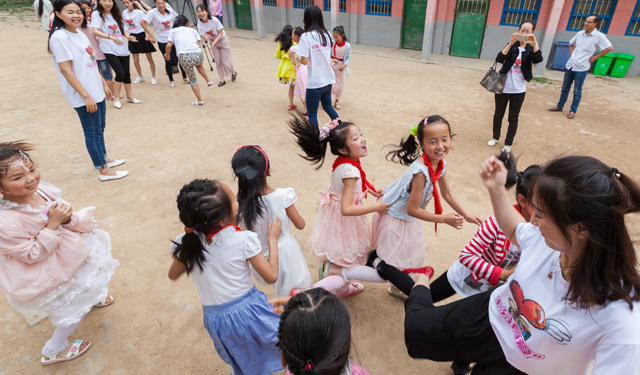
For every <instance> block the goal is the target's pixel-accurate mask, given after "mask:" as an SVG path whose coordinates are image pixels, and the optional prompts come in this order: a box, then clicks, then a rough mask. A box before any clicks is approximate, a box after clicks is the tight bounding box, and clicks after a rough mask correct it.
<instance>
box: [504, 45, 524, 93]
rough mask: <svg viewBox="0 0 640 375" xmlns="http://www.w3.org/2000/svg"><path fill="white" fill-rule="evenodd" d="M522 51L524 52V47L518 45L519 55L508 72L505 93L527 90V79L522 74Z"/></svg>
mask: <svg viewBox="0 0 640 375" xmlns="http://www.w3.org/2000/svg"><path fill="white" fill-rule="evenodd" d="M522 52H524V48H522V47H518V57H517V58H516V61H515V62H514V63H513V66H512V67H511V69H509V72H507V80H506V81H505V83H504V89H503V90H502V93H503V94H520V93H523V92H525V91H527V80H525V79H524V76H523V75H522Z"/></svg>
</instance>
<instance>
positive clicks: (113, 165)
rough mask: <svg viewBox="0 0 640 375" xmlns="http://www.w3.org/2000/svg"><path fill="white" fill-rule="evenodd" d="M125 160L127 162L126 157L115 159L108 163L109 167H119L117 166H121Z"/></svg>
mask: <svg viewBox="0 0 640 375" xmlns="http://www.w3.org/2000/svg"><path fill="white" fill-rule="evenodd" d="M125 162H126V160H124V159H119V160H115V161H114V162H113V163H107V167H109V168H114V167H117V166H120V165H122V164H124V163H125Z"/></svg>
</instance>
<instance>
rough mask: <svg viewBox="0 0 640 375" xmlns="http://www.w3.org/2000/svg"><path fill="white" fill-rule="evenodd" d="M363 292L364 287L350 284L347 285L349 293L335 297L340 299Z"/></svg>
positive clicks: (358, 284)
mask: <svg viewBox="0 0 640 375" xmlns="http://www.w3.org/2000/svg"><path fill="white" fill-rule="evenodd" d="M363 290H364V285H362V284H360V283H354V282H351V283H349V291H348V292H347V293H345V294H342V295H337V296H338V298H340V299H342V298H344V297H349V296H352V295H354V294H358V293H361V292H362V291H363Z"/></svg>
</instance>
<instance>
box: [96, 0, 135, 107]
mask: <svg viewBox="0 0 640 375" xmlns="http://www.w3.org/2000/svg"><path fill="white" fill-rule="evenodd" d="M91 27H93V33H94V34H95V35H96V36H97V37H98V38H102V39H101V40H100V49H101V50H102V52H103V53H104V56H105V57H106V59H107V61H108V62H109V65H110V66H111V67H112V68H113V71H114V72H115V73H116V78H115V81H116V83H115V89H116V91H115V92H114V95H115V96H116V101H115V102H114V103H113V106H114V107H116V108H118V109H120V108H122V104H121V103H120V98H122V95H120V90H121V89H122V85H123V84H124V91H125V92H126V94H127V102H129V103H132V104H140V103H142V102H141V101H140V100H138V99H136V98H134V97H133V94H132V93H131V73H130V71H129V48H128V47H127V46H126V45H125V44H124V38H127V40H129V41H130V42H137V41H138V40H137V39H136V38H135V37H133V36H131V35H127V33H126V31H124V24H123V23H122V14H120V8H118V4H116V3H114V2H113V0H98V2H97V6H96V10H95V11H94V12H93V13H92V14H91Z"/></svg>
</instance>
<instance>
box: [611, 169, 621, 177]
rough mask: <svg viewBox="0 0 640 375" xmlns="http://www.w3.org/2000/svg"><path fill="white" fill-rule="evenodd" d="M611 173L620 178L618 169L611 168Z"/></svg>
mask: <svg viewBox="0 0 640 375" xmlns="http://www.w3.org/2000/svg"><path fill="white" fill-rule="evenodd" d="M611 173H613V174H614V175H615V176H616V177H618V178H620V171H618V168H611Z"/></svg>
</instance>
